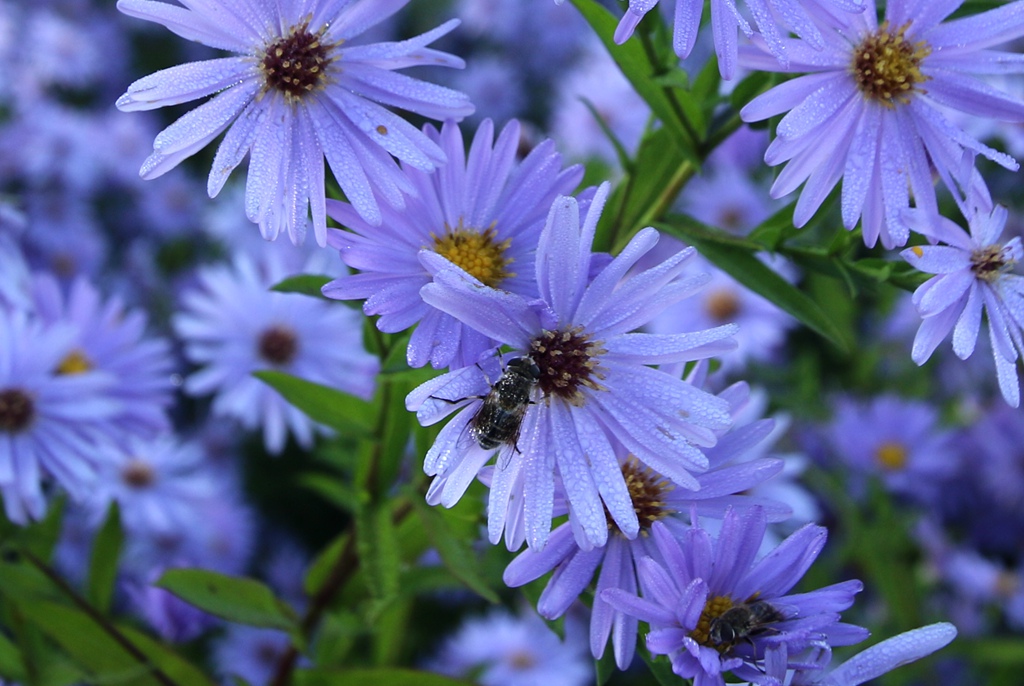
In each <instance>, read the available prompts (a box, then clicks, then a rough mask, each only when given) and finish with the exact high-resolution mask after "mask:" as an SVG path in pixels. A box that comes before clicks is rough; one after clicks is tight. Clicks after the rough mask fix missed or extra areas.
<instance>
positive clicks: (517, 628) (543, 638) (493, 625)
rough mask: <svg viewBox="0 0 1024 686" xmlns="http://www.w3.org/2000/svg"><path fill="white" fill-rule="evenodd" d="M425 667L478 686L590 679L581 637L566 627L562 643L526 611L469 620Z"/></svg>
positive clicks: (578, 685)
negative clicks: (470, 679)
mask: <svg viewBox="0 0 1024 686" xmlns="http://www.w3.org/2000/svg"><path fill="white" fill-rule="evenodd" d="M426 668H427V669H429V670H431V671H433V672H438V673H440V674H446V675H448V676H452V677H464V678H469V677H472V678H473V681H474V682H475V683H479V684H481V686H535V685H536V684H559V685H560V686H561V685H564V686H583V684H587V683H590V682H592V681H593V679H594V674H593V667H592V666H591V664H590V660H588V659H587V657H586V643H585V642H584V641H583V636H582V635H576V634H575V633H574V632H570V631H569V630H568V628H567V630H566V638H565V640H564V641H563V640H561V639H560V638H559V637H558V635H557V634H555V632H554V631H552V630H551V629H550V628H549V627H548V626H547V624H545V623H544V620H542V619H541V618H540V617H538V616H537V615H536V614H534V613H533V611H532V610H528V609H527V610H524V611H523V614H522V615H520V616H518V617H517V616H514V615H512V614H510V613H509V612H508V611H507V610H495V611H492V612H491V613H490V614H488V615H486V616H484V617H479V618H474V619H469V620H467V621H466V622H465V623H464V624H463V625H462V627H461V628H460V629H459V630H458V632H456V633H455V635H453V636H451V637H449V638H448V639H447V641H445V643H444V645H443V646H441V649H440V651H439V653H438V655H436V656H435V657H434V658H433V660H431V661H430V663H428V664H427V665H426Z"/></svg>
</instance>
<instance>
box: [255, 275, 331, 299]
mask: <svg viewBox="0 0 1024 686" xmlns="http://www.w3.org/2000/svg"><path fill="white" fill-rule="evenodd" d="M333 280H334V277H332V276H324V275H322V274H297V275H296V276H289V277H288V278H287V279H285V280H284V281H279V282H278V283H276V284H274V285H273V286H271V287H270V290H272V291H277V292H278V293H301V294H303V295H310V296H313V297H314V298H324V299H325V300H331V298H327V297H326V296H325V295H324V294H323V293H322V292H321V289H322V288H323V287H324V286H326V285H327V284H328V283H330V282H331V281H333Z"/></svg>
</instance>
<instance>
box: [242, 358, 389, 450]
mask: <svg viewBox="0 0 1024 686" xmlns="http://www.w3.org/2000/svg"><path fill="white" fill-rule="evenodd" d="M253 376H255V377H256V378H257V379H259V380H260V381H263V382H264V383H266V384H267V385H268V386H270V387H271V388H273V389H274V390H275V391H277V392H278V393H280V394H281V395H282V396H283V397H284V399H285V400H287V401H288V402H290V403H291V404H292V405H294V406H295V407H297V408H299V409H300V410H302V411H303V412H304V413H305V414H306V416H308V417H309V418H310V419H312V420H313V421H315V422H319V423H321V424H324V425H326V426H329V427H331V428H332V429H334V430H335V431H338V432H339V433H343V434H349V435H366V434H368V433H370V430H371V429H372V427H373V423H374V420H375V412H374V410H373V406H372V405H371V404H370V403H368V402H366V401H365V400H361V399H359V398H357V397H355V396H354V395H349V394H348V393H342V392H341V391H339V390H337V389H336V388H331V387H329V386H324V385H322V384H318V383H314V382H312V381H306V380H305V379H300V378H298V377H297V376H292V375H291V374H285V373H284V372H278V371H273V370H264V371H260V372H253Z"/></svg>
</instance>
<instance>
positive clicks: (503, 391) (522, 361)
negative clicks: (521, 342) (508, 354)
mask: <svg viewBox="0 0 1024 686" xmlns="http://www.w3.org/2000/svg"><path fill="white" fill-rule="evenodd" d="M539 378H540V368H539V367H538V366H537V363H535V362H534V361H533V359H531V358H530V357H515V358H513V359H511V360H509V362H508V365H506V367H505V370H504V371H503V372H502V374H501V378H499V379H498V380H497V381H495V382H494V385H493V386H491V390H490V391H488V393H487V395H485V396H484V398H483V403H482V404H481V405H480V409H479V410H478V411H477V413H476V415H475V416H474V417H473V418H472V419H471V420H470V421H469V432H470V434H471V435H472V436H473V438H474V439H475V440H476V442H477V444H478V445H479V446H480V447H481V448H483V449H484V450H494V449H495V448H498V447H500V446H501V445H502V444H512V445H513V446H514V445H515V444H516V441H517V440H518V439H519V430H520V429H521V428H522V426H523V417H524V416H526V408H527V407H528V406H529V404H530V391H531V390H533V385H534V384H535V383H536V382H537V379H539Z"/></svg>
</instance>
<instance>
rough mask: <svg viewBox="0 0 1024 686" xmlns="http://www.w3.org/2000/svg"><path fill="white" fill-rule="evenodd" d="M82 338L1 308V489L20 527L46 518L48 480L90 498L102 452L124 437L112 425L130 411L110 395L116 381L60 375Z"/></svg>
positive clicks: (91, 373) (95, 374) (75, 496)
mask: <svg viewBox="0 0 1024 686" xmlns="http://www.w3.org/2000/svg"><path fill="white" fill-rule="evenodd" d="M74 341H75V331H74V330H73V328H72V327H69V326H65V325H61V324H53V325H50V326H44V325H43V323H42V322H41V321H39V320H38V319H30V318H29V317H28V316H27V315H26V314H25V313H24V312H9V311H8V310H7V309H6V308H0V492H2V494H3V501H4V508H5V510H6V511H7V517H8V519H10V520H11V521H13V522H17V523H19V524H24V523H26V522H27V521H28V520H30V519H39V518H40V517H42V516H43V514H44V513H45V511H46V499H45V498H44V496H43V489H42V486H43V483H44V481H51V480H52V481H55V482H56V483H57V484H59V485H60V486H61V487H62V488H63V489H64V490H65V491H67V492H68V494H69V495H70V496H71V498H72V500H75V501H81V500H83V499H84V498H85V497H86V496H87V495H88V493H89V489H90V488H91V487H92V485H93V482H94V480H95V477H96V469H97V466H98V464H99V463H100V461H101V460H102V459H103V453H102V451H101V450H100V448H102V447H103V446H105V445H109V444H110V443H112V442H114V441H115V439H116V438H117V437H118V435H119V434H118V430H117V427H116V425H115V424H114V423H113V422H112V421H111V420H112V419H113V418H115V417H116V416H117V414H118V413H119V412H120V411H121V410H122V407H121V404H120V403H119V402H117V401H116V400H114V399H113V398H112V397H111V395H110V394H109V393H108V391H109V389H110V388H111V386H112V385H113V384H114V379H113V378H111V377H110V375H108V374H104V373H103V372H100V371H96V370H85V371H83V372H82V373H80V374H74V373H72V374H68V373H62V372H60V371H58V370H59V368H60V366H61V364H62V362H63V361H65V360H66V359H67V358H68V356H69V355H71V354H72V352H73V350H74Z"/></svg>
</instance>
